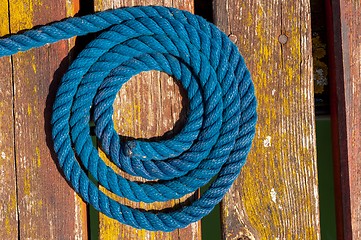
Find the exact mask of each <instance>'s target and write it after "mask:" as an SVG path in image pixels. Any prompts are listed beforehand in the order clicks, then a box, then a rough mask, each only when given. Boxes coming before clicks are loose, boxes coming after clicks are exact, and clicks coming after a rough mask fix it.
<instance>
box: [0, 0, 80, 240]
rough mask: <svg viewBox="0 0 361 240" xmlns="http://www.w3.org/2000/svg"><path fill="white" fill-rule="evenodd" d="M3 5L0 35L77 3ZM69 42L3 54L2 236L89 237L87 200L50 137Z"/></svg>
mask: <svg viewBox="0 0 361 240" xmlns="http://www.w3.org/2000/svg"><path fill="white" fill-rule="evenodd" d="M0 6H1V10H0V12H1V15H0V17H1V21H2V22H1V25H0V26H1V28H0V29H1V35H4V34H7V33H9V32H10V33H17V32H18V31H21V30H25V29H29V28H31V27H33V26H36V25H39V24H46V23H49V22H52V21H56V20H60V19H63V18H65V17H66V16H73V15H74V14H75V12H76V11H77V9H78V7H77V4H73V3H72V1H62V0H55V1H54V0H30V1H20V0H10V1H7V0H1V1H0ZM3 6H5V8H4V7H3ZM6 29H7V30H6ZM72 45H73V41H62V42H60V43H57V44H53V45H49V46H45V47H42V48H39V49H35V50H30V51H28V52H25V53H18V54H15V55H13V56H12V57H6V58H3V59H0V69H1V70H2V71H1V72H2V75H1V77H0V118H1V123H0V128H1V133H0V139H1V142H0V146H1V152H2V153H1V159H2V160H1V165H0V166H1V168H2V170H1V175H0V181H1V183H5V187H4V186H2V187H1V188H0V196H1V199H2V200H4V199H5V201H1V204H0V205H1V206H0V208H1V213H0V214H1V220H0V223H1V226H4V227H1V230H0V232H1V235H2V237H1V238H3V237H4V234H5V236H6V237H5V238H4V239H59V238H61V239H83V238H87V229H86V228H87V221H86V208H85V205H84V204H83V203H82V201H81V200H80V198H79V197H78V196H77V195H76V194H75V193H74V191H73V190H72V189H71V188H70V186H69V185H68V184H67V183H66V181H65V180H64V178H63V177H62V176H61V174H60V173H59V171H58V169H57V166H56V163H55V156H54V154H53V153H52V150H51V149H52V142H51V140H50V139H51V136H50V123H49V121H50V109H51V104H52V101H53V99H52V97H53V96H54V94H55V91H56V83H57V82H58V81H59V78H60V77H61V75H62V74H63V72H64V70H65V69H64V67H65V66H66V65H67V64H68V62H69V56H67V55H68V52H69V50H70V48H71V47H72ZM59 66H60V67H59ZM3 130H4V131H3ZM3 170H4V171H5V175H4V174H3ZM14 170H15V171H16V173H15V172H14ZM15 189H16V191H15ZM5 196H6V197H5ZM3 210H4V211H3ZM4 215H5V216H4ZM3 216H4V218H3ZM3 219H5V220H3Z"/></svg>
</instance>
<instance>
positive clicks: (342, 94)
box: [326, 0, 361, 239]
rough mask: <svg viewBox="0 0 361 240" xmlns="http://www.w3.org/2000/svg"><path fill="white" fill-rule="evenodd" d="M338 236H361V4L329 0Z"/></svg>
mask: <svg viewBox="0 0 361 240" xmlns="http://www.w3.org/2000/svg"><path fill="white" fill-rule="evenodd" d="M326 3H327V7H328V12H329V13H332V14H329V15H328V16H329V28H328V31H329V39H330V41H329V46H330V47H329V51H330V54H329V55H330V56H334V57H331V58H330V63H329V64H330V68H329V69H330V76H331V79H330V80H331V91H332V92H331V96H332V98H331V101H332V102H331V106H332V108H331V116H332V123H333V139H334V141H333V150H334V152H333V155H334V163H335V164H334V169H335V188H336V189H335V191H336V196H337V197H336V205H337V226H338V229H337V230H338V232H337V235H338V239H360V238H361V205H360V203H361V162H360V159H361V117H360V116H361V100H360V99H361V94H360V92H361V18H360V16H361V3H360V1H350V0H335V1H331V0H330V1H326Z"/></svg>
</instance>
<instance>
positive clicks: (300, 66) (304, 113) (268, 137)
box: [214, 0, 320, 239]
mask: <svg viewBox="0 0 361 240" xmlns="http://www.w3.org/2000/svg"><path fill="white" fill-rule="evenodd" d="M310 18H311V14H310V3H309V1H308V0H300V1H287V0H260V1H252V0H245V1H236V0H229V1H222V0H215V1H214V20H215V23H216V24H217V25H218V26H219V27H220V28H221V29H222V30H223V31H225V32H226V33H227V34H230V38H231V39H232V40H233V41H234V42H236V44H237V45H238V47H239V49H240V51H241V53H242V54H243V56H244V57H245V60H246V63H247V65H248V67H249V69H250V71H251V75H252V78H253V80H254V83H255V88H256V94H257V98H258V104H259V105H258V114H259V120H258V125H257V129H256V136H255V141H254V144H253V149H252V151H251V154H250V156H249V158H248V162H247V164H246V166H245V167H244V169H243V170H242V172H241V175H240V177H239V178H238V180H237V181H236V182H235V184H234V185H233V187H232V189H231V190H230V192H229V194H228V195H227V196H226V198H225V199H224V201H223V203H222V222H223V237H224V239H319V238H320V225H319V210H318V188H317V168H316V146H315V118H314V97H313V78H312V50H311V46H312V44H311V22H310V20H311V19H310Z"/></svg>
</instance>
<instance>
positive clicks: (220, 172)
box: [0, 6, 257, 231]
mask: <svg viewBox="0 0 361 240" xmlns="http://www.w3.org/2000/svg"><path fill="white" fill-rule="evenodd" d="M99 31H101V34H100V35H99V36H98V37H97V38H96V39H95V40H93V41H92V42H91V43H89V44H88V46H87V47H86V48H85V49H84V50H83V51H82V52H81V53H80V54H79V56H78V57H77V59H76V60H75V61H74V62H73V63H72V64H71V66H70V67H69V69H68V71H67V73H66V74H65V75H64V77H63V79H62V81H61V85H60V87H59V89H58V92H57V95H56V100H55V103H54V106H53V115H52V127H53V130H52V136H53V141H54V150H55V152H56V153H57V156H58V161H59V166H60V168H61V169H62V171H63V173H64V176H65V177H66V179H67V180H68V181H69V182H70V183H71V185H72V186H73V188H74V189H75V191H76V192H77V193H78V194H80V196H81V197H82V198H83V200H84V201H86V202H87V203H90V204H91V205H93V206H94V208H95V209H97V210H98V211H101V212H103V213H104V214H106V215H108V216H109V217H112V218H115V219H117V220H118V221H119V222H121V223H124V224H128V225H131V226H133V227H136V228H142V229H148V230H161V231H172V230H174V229H177V228H183V227H185V226H187V225H188V224H190V223H192V222H195V221H197V220H199V219H201V218H202V217H203V216H205V215H207V214H208V213H209V212H210V211H211V210H212V209H213V207H214V206H215V205H216V204H217V203H219V202H220V201H221V199H222V198H223V196H224V194H225V193H226V192H227V191H228V189H229V188H230V186H231V184H232V183H233V181H234V180H235V179H236V178H237V176H238V174H239V172H240V169H241V167H242V166H243V165H244V163H245V161H246V157H247V154H248V152H249V150H250V147H251V143H252V139H253V137H254V133H255V124H256V118H257V117H256V99H255V95H254V89H253V84H252V81H251V78H250V74H249V71H248V70H247V68H246V66H245V63H244V60H243V58H242V57H241V55H240V54H239V52H238V49H237V47H236V46H235V45H234V44H233V43H232V42H231V41H230V40H229V39H228V37H227V36H226V35H225V34H224V33H222V32H221V31H220V30H219V29H218V28H216V27H215V26H214V25H212V24H210V23H208V22H207V21H205V20H204V19H203V18H201V17H198V16H195V15H193V14H191V13H189V12H186V11H181V10H178V9H174V8H166V7H159V6H157V7H156V6H148V7H131V8H123V9H116V10H111V11H104V12H99V13H96V14H92V15H88V16H84V17H79V18H77V17H74V18H69V19H66V20H64V21H61V22H55V23H52V24H50V25H46V26H42V27H40V28H37V29H33V30H29V31H26V32H24V33H22V34H18V35H12V36H9V37H7V38H2V39H0V56H6V55H11V54H15V53H17V52H19V51H26V50H28V49H30V48H33V47H40V46H43V45H45V44H47V43H53V42H56V41H58V40H61V39H67V38H70V37H74V36H80V35H85V34H88V33H92V32H99ZM148 70H158V71H163V72H166V73H168V74H169V75H172V76H174V77H175V78H176V79H178V80H179V81H180V82H181V83H182V85H183V87H184V88H185V89H186V91H187V95H188V98H189V111H188V113H187V122H186V124H185V126H184V127H183V129H182V130H181V131H180V132H179V133H178V134H177V135H176V136H174V137H173V138H172V139H168V140H161V141H158V142H149V141H141V140H133V141H127V142H121V141H120V139H119V136H118V134H117V133H116V131H115V130H114V127H113V121H112V114H113V108H112V104H113V101H114V99H115V96H116V93H117V92H118V91H119V89H120V88H121V87H122V85H123V84H124V83H125V82H126V81H127V80H128V79H129V78H130V77H131V76H133V75H135V74H137V73H140V72H142V71H148ZM91 108H92V109H93V114H92V116H91V114H90V112H91V111H90V109H91ZM91 120H93V121H94V122H95V126H96V127H95V133H96V136H97V139H98V140H99V141H100V143H101V147H102V149H103V151H104V152H105V153H106V154H107V155H108V156H109V157H110V158H111V160H112V161H113V162H114V164H116V165H117V166H118V167H120V168H121V169H122V170H124V171H126V172H127V173H129V174H131V175H134V176H140V177H143V178H146V179H148V180H151V181H148V182H145V183H142V182H132V181H129V180H127V179H125V178H123V177H122V176H120V175H118V174H116V173H115V172H114V171H113V170H112V168H110V167H109V166H107V165H106V164H105V163H104V162H103V161H102V160H101V159H100V157H99V155H98V151H97V149H96V148H95V147H94V146H93V144H92V139H91V136H90V128H89V122H90V121H91ZM79 162H81V163H79ZM86 171H88V172H89V173H90V174H91V175H92V176H93V177H94V178H95V179H96V180H97V181H98V182H99V184H101V185H102V186H104V187H105V188H106V189H108V190H109V191H111V192H113V193H115V194H117V195H118V196H120V197H125V198H128V199H130V200H132V201H136V202H140V201H142V202H147V203H151V202H154V201H167V200H170V199H174V198H180V197H182V196H184V195H185V194H188V193H191V192H194V191H195V190H196V189H198V188H199V187H201V186H203V185H205V184H206V183H208V182H209V181H210V180H211V179H212V178H213V177H214V176H216V178H215V180H214V181H213V182H212V184H211V186H210V187H209V189H208V190H207V191H206V192H205V193H204V194H203V195H202V196H201V197H200V198H199V199H198V200H195V201H194V202H193V203H192V204H190V205H188V206H183V207H182V208H180V209H174V210H173V211H171V212H169V211H168V212H165V211H159V212H152V211H145V210H140V209H133V208H130V207H128V206H125V205H122V204H120V203H118V202H117V201H115V200H113V199H111V198H110V197H108V196H107V195H105V194H104V193H103V192H102V191H100V190H99V188H98V187H97V186H96V185H95V184H94V183H93V182H92V181H91V180H90V179H89V178H88V175H87V172H86Z"/></svg>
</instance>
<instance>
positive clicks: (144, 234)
mask: <svg viewBox="0 0 361 240" xmlns="http://www.w3.org/2000/svg"><path fill="white" fill-rule="evenodd" d="M139 5H163V6H173V7H177V8H180V9H185V10H188V11H192V10H193V1H190V0H186V1H172V0H163V1H162V0H152V1H145V0H136V1H131V0H123V1H121V0H95V11H101V10H105V9H110V8H118V7H125V6H139ZM181 91H182V90H180V89H179V87H178V85H177V84H175V81H174V80H173V78H172V77H170V76H168V75H166V74H163V73H159V72H156V71H151V72H144V73H141V74H139V75H138V76H135V77H133V78H132V79H131V80H130V81H129V82H127V84H125V85H124V86H123V87H122V89H121V90H120V92H119V93H118V97H117V98H116V100H115V102H114V113H115V114H114V116H113V119H114V122H115V125H116V126H115V128H116V129H117V131H118V133H119V134H121V135H123V136H130V137H135V138H150V137H155V136H162V135H163V134H164V133H165V132H167V131H169V130H172V129H173V126H174V124H175V123H176V122H177V121H178V120H179V119H182V117H181V116H180V113H181V110H182V101H184V100H185V99H183V98H182V95H181ZM185 98H186V97H185ZM183 120H184V119H183ZM180 121H182V120H180ZM177 125H178V124H177ZM108 163H109V161H108ZM117 172H119V173H121V172H120V171H119V170H117ZM121 174H123V175H125V176H127V178H128V179H131V180H139V181H142V179H140V178H135V177H131V176H129V175H126V174H124V173H121ZM101 189H102V190H104V188H101ZM197 194H198V193H195V194H194V196H186V197H183V198H182V199H180V200H173V201H168V202H165V203H154V204H145V203H133V202H130V201H128V200H125V199H117V200H119V202H121V203H124V204H127V205H129V206H132V207H139V208H143V209H163V208H167V207H172V206H174V205H175V204H178V203H181V202H184V201H185V199H186V198H190V200H192V198H194V197H197ZM200 227H201V226H200V222H197V223H194V224H191V225H190V226H188V227H187V228H185V229H179V230H175V231H173V232H171V233H164V232H150V231H146V230H138V229H134V228H132V227H129V226H126V225H122V224H120V223H118V222H117V221H115V220H113V219H110V218H108V217H106V216H105V215H103V214H100V215H99V238H100V239H104V240H108V239H145V240H146V239H158V240H161V239H184V240H192V239H201V231H200Z"/></svg>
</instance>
